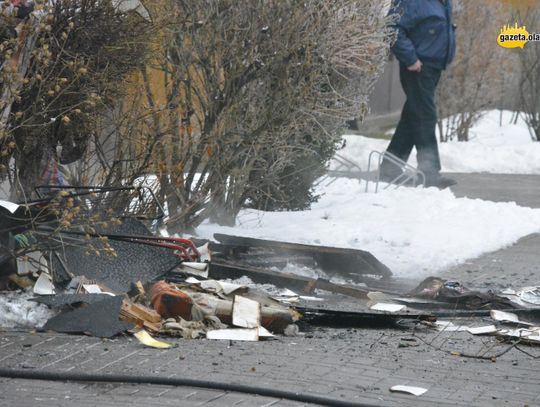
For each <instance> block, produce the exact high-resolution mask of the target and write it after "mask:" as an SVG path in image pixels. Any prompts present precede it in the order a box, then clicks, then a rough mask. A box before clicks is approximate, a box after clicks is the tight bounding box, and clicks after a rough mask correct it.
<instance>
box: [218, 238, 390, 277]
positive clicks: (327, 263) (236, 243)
mask: <svg viewBox="0 0 540 407" xmlns="http://www.w3.org/2000/svg"><path fill="white" fill-rule="evenodd" d="M214 239H216V240H217V241H218V242H220V243H221V244H223V245H224V246H226V247H228V248H230V247H234V248H238V249H239V250H246V249H249V248H255V247H257V248H267V249H270V250H272V251H274V252H275V253H292V254H309V255H311V256H313V258H314V259H315V261H316V262H317V263H318V265H319V266H320V267H321V268H322V269H323V270H325V271H329V272H333V273H336V274H339V275H342V276H344V277H346V278H352V279H354V276H355V275H358V274H368V275H377V276H382V277H384V278H388V277H390V276H391V275H392V272H391V271H390V269H389V268H388V267H387V266H385V265H384V264H383V263H381V262H380V261H379V260H377V258H376V257H375V256H373V255H372V254H371V253H370V252H367V251H364V250H358V249H349V248H340V247H330V246H315V245H307V244H300V243H289V242H282V241H277V240H265V239H256V238H251V237H243V236H232V235H225V234H221V233H216V234H214Z"/></svg>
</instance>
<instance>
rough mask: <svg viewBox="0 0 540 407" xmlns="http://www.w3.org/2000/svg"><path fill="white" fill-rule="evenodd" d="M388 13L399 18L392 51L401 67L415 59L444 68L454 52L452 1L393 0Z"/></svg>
mask: <svg viewBox="0 0 540 407" xmlns="http://www.w3.org/2000/svg"><path fill="white" fill-rule="evenodd" d="M390 14H398V15H399V16H400V17H399V19H398V21H397V22H396V24H395V25H394V27H395V28H396V29H397V31H398V33H397V34H398V35H397V40H396V42H395V43H394V45H393V46H392V52H393V53H394V55H395V56H396V58H397V59H398V60H399V61H400V62H401V64H403V65H405V66H411V65H413V64H414V63H415V62H416V61H417V60H418V59H419V60H420V61H422V63H423V64H425V65H428V66H432V67H434V68H439V69H445V68H446V67H447V66H448V64H450V62H452V60H453V59H454V56H455V53H456V36H455V33H454V30H455V26H454V24H453V19H452V0H446V1H445V0H393V1H392V7H391V9H390Z"/></svg>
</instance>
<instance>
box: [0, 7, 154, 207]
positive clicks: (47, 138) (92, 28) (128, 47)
mask: <svg viewBox="0 0 540 407" xmlns="http://www.w3.org/2000/svg"><path fill="white" fill-rule="evenodd" d="M39 7H40V8H42V10H40V11H39V12H38V13H36V14H33V15H30V17H29V19H28V20H27V21H26V22H21V23H19V25H20V27H22V31H21V34H20V35H19V37H17V38H12V39H6V40H5V41H4V43H3V44H2V48H3V50H4V53H5V55H4V58H5V61H6V63H4V64H3V66H2V108H3V111H2V113H3V115H2V123H1V125H2V129H1V131H2V133H1V163H2V168H3V171H4V176H9V177H10V179H11V181H12V183H13V184H14V185H15V186H16V187H17V189H18V193H19V195H20V197H21V196H24V197H25V198H30V197H31V196H32V195H33V187H34V186H35V185H36V184H39V183H40V182H44V181H46V180H43V173H44V172H46V171H47V169H48V166H49V165H53V166H55V165H56V164H57V163H58V162H61V163H69V162H72V161H75V160H77V159H79V158H80V157H81V156H82V155H83V154H84V152H85V150H86V147H87V144H88V140H89V139H90V138H91V137H92V135H93V134H94V132H95V126H94V123H95V120H96V117H97V115H98V114H99V113H101V112H103V111H106V110H107V109H108V108H109V107H110V106H112V105H113V104H114V102H115V100H116V99H117V98H118V97H119V95H121V93H122V89H123V86H122V85H123V78H125V77H126V75H127V74H128V73H129V72H131V71H132V70H133V69H135V68H136V67H138V66H141V65H144V53H145V48H146V46H145V41H146V40H145V38H146V35H147V34H148V32H149V27H148V24H147V23H146V21H143V20H142V19H140V18H138V17H134V16H131V15H126V14H124V13H122V12H120V11H118V10H116V9H114V8H113V6H112V5H111V2H110V1H108V0H53V1H50V2H47V3H45V4H44V5H43V6H39ZM22 65H24V66H22ZM21 68H24V69H21ZM58 147H61V154H59V155H58V154H57V148H58Z"/></svg>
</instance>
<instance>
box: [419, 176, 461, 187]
mask: <svg viewBox="0 0 540 407" xmlns="http://www.w3.org/2000/svg"><path fill="white" fill-rule="evenodd" d="M456 184H457V181H456V180H454V179H452V178H448V177H443V176H442V175H436V176H434V177H426V184H425V187H426V188H428V187H436V188H439V189H445V188H448V187H451V186H452V185H456Z"/></svg>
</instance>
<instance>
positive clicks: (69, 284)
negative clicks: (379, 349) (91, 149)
mask: <svg viewBox="0 0 540 407" xmlns="http://www.w3.org/2000/svg"><path fill="white" fill-rule="evenodd" d="M118 190H120V191H121V192H122V193H124V194H125V193H128V198H126V199H134V200H135V201H134V202H138V200H139V199H141V197H142V198H145V197H147V196H152V194H151V193H150V194H143V193H141V191H140V190H136V191H133V190H131V189H129V188H127V189H125V188H124V189H122V188H120V189H115V190H113V191H111V190H105V191H103V190H100V189H97V192H96V191H94V190H91V191H89V190H88V189H87V188H82V190H75V191H70V192H66V191H61V192H63V193H62V194H60V198H61V199H57V198H56V197H57V196H58V195H54V194H52V196H53V197H55V198H50V197H46V198H44V199H42V200H39V201H37V202H34V203H30V204H26V205H17V204H12V203H9V202H2V203H1V205H0V215H1V216H0V222H1V224H2V226H3V229H2V230H3V233H2V234H1V235H2V236H1V239H2V242H1V248H2V251H1V253H0V255H1V256H2V257H1V258H0V264H1V265H2V271H3V273H2V276H3V279H4V284H5V285H6V286H16V287H17V288H20V289H25V290H27V291H28V290H32V291H33V294H34V297H33V298H32V299H31V300H32V301H35V302H37V303H39V304H43V305H45V306H47V307H49V308H50V309H51V310H53V311H54V314H55V315H53V316H52V317H50V318H49V319H48V320H47V321H46V322H45V323H44V324H43V326H42V329H43V330H46V331H55V332H62V333H69V334H87V335H94V336H98V337H103V338H111V337H114V336H116V335H120V334H124V333H131V334H134V335H135V337H136V338H137V339H138V340H139V341H140V342H141V343H143V344H145V345H147V346H152V347H156V348H168V347H171V346H174V345H173V344H171V343H169V342H170V340H169V342H163V341H160V340H157V339H156V338H155V337H157V336H162V337H163V336H164V337H169V338H185V339H198V338H206V339H215V340H245V341H258V340H262V339H267V338H272V337H274V336H275V335H280V334H285V335H297V334H298V332H299V328H298V325H297V323H300V324H311V325H319V326H333V327H362V328H364V327H365V328H376V327H395V326H403V324H407V323H408V322H412V323H414V324H419V323H420V324H425V325H428V326H431V327H434V328H436V329H440V330H448V331H450V330H467V331H468V332H470V333H471V334H474V335H485V334H489V335H497V336H500V337H504V338H507V339H515V338H519V340H522V341H523V343H525V342H526V343H530V344H538V343H540V328H539V327H538V325H540V323H539V322H540V321H539V320H538V317H539V313H540V311H539V310H538V308H535V307H537V306H538V305H539V304H540V301H539V298H540V294H539V293H540V289H539V288H538V287H528V288H525V289H522V290H520V291H512V290H506V291H504V292H501V293H493V292H479V291H473V290H469V289H467V288H466V287H464V286H463V285H462V284H460V283H459V282H456V281H449V280H443V279H440V278H436V277H430V278H427V279H426V280H424V281H423V282H422V283H420V284H419V285H418V286H417V287H416V288H415V289H413V290H412V291H410V292H408V293H404V292H401V290H399V289H396V288H397V285H398V284H394V285H393V284H392V279H391V272H390V270H389V269H388V268H387V267H386V266H385V265H384V264H382V263H380V262H379V261H378V260H377V259H376V258H375V257H374V256H373V255H371V254H370V253H368V252H365V251H361V250H352V249H340V248H333V247H323V246H311V245H302V244H293V243H287V242H278V241H269V240H262V239H253V238H247V237H239V236H229V235H223V234H217V235H215V236H214V238H215V241H203V240H197V239H185V238H180V237H169V236H161V235H159V234H158V233H156V232H155V231H154V233H152V232H151V229H150V228H149V226H148V225H154V226H155V225H156V222H158V221H159V216H157V217H155V216H154V217H151V216H142V215H144V214H145V213H148V208H149V207H153V208H154V209H156V208H157V209H159V210H158V213H159V212H161V216H162V214H163V211H162V210H161V209H160V208H161V206H160V205H158V204H155V205H150V206H149V205H147V204H144V205H142V204H140V203H137V204H133V205H131V207H132V208H139V209H141V208H142V211H139V210H136V211H135V213H131V214H130V213H122V214H121V216H118V217H117V218H116V217H114V216H113V215H112V214H111V212H110V211H106V212H103V213H101V214H100V216H97V215H96V214H95V213H94V212H95V210H96V208H99V206H98V205H97V204H96V202H97V201H90V202H91V203H90V204H89V203H88V202H87V200H89V199H90V198H92V199H94V197H95V196H97V195H96V194H98V195H99V194H101V195H102V196H105V198H107V199H109V198H110V197H111V194H112V193H116V192H118ZM47 191H48V193H52V192H51V191H50V188H49V189H47ZM55 199H57V200H55ZM128 202H129V201H128ZM77 205H79V206H80V207H85V208H86V209H81V210H78V211H77V212H78V213H84V212H85V211H88V214H87V216H86V217H85V218H83V219H86V220H88V219H90V220H91V222H90V223H91V224H80V223H79V224H76V223H70V224H69V225H68V224H64V223H63V222H64V221H63V220H62V219H61V218H62V216H63V217H64V218H65V216H66V214H69V213H70V212H69V211H67V209H70V210H73V208H74V207H77ZM66 208H67V209H66ZM91 209H92V210H91ZM66 211H67V212H66ZM36 219H37V220H39V221H36ZM104 219H105V220H104ZM144 220H146V221H147V223H146V224H145V223H144ZM158 223H159V222H158ZM154 230H155V228H154ZM89 248H90V249H91V250H89ZM100 248H101V250H100ZM289 262H295V263H298V264H302V265H303V266H305V267H310V268H312V269H318V270H321V272H323V273H324V275H325V276H327V277H328V278H320V277H319V278H313V277H306V276H301V275H297V274H293V273H287V272H284V271H282V269H283V268H284V266H285V265H287V264H288V263H289ZM315 275H316V274H315ZM334 276H339V277H340V278H341V279H342V280H345V281H348V283H347V284H337V283H335V282H332V281H330V278H333V277H334ZM231 279H232V282H231ZM238 279H240V280H242V281H249V283H250V284H238V281H240V280H238ZM235 280H236V281H235ZM257 284H259V286H257ZM261 284H264V286H262V285H261ZM267 286H270V287H273V289H272V290H270V291H264V290H261V289H258V288H264V287H267ZM277 287H279V288H277ZM341 300H346V302H347V303H348V304H349V305H350V307H349V308H342V307H339V306H338V304H339V301H341ZM471 317H475V318H487V317H490V318H492V319H493V320H495V322H494V323H493V321H492V323H491V324H489V325H485V324H484V325H479V326H467V327H464V326H462V325H459V324H454V322H451V321H444V318H447V319H448V318H453V319H458V320H459V319H460V318H468V319H470V318H471ZM441 319H443V320H442V321H441ZM508 324H511V326H508Z"/></svg>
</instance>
